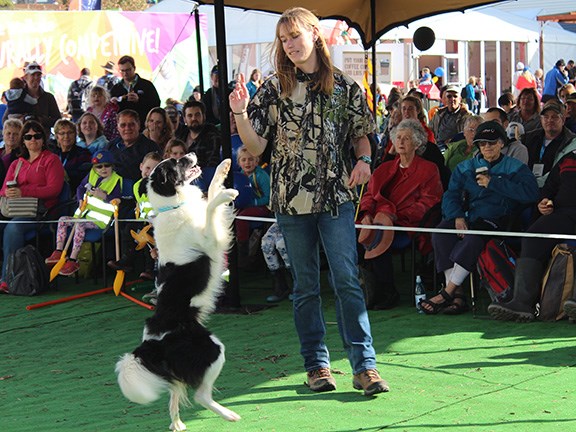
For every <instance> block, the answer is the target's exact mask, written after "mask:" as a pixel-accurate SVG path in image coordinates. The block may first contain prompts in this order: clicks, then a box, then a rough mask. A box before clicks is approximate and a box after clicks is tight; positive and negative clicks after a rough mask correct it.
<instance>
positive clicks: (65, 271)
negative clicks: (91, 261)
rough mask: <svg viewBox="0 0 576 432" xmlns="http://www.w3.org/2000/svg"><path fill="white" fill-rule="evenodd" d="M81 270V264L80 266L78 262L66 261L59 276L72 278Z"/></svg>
mask: <svg viewBox="0 0 576 432" xmlns="http://www.w3.org/2000/svg"><path fill="white" fill-rule="evenodd" d="M79 268H80V264H78V263H77V262H76V261H66V262H65V263H64V265H63V266H62V268H61V269H60V273H58V274H59V275H61V276H72V275H73V274H74V273H76V272H77V271H78V269H79Z"/></svg>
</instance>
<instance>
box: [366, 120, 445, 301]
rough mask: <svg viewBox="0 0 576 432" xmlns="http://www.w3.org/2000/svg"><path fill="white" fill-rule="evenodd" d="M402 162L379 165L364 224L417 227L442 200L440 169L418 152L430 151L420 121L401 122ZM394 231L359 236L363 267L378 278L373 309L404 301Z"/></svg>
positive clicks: (397, 133) (397, 135) (398, 145)
mask: <svg viewBox="0 0 576 432" xmlns="http://www.w3.org/2000/svg"><path fill="white" fill-rule="evenodd" d="M392 140H393V142H394V147H395V151H396V154H398V157H397V158H396V159H394V160H390V161H387V162H384V163H383V164H382V165H380V166H379V167H378V168H377V169H376V171H374V175H373V176H372V178H371V179H370V182H369V183H368V189H367V190H366V192H365V193H364V195H363V197H362V200H361V203H360V211H361V215H362V223H363V224H376V225H378V224H380V225H388V226H391V225H393V224H396V225H399V226H405V227H414V226H418V224H419V222H420V221H421V219H422V217H423V216H424V214H425V213H426V212H427V211H428V210H429V209H430V208H431V207H433V206H434V205H435V204H437V203H439V202H440V200H441V198H442V192H443V189H442V183H441V181H440V174H439V173H438V168H437V167H436V165H435V164H434V163H432V162H429V161H427V160H424V159H422V158H421V157H420V156H418V152H421V151H423V150H424V146H425V145H426V141H427V140H426V131H425V130H424V128H423V127H422V125H421V124H420V122H419V121H418V120H416V119H407V120H403V121H401V122H400V123H399V124H398V126H397V127H396V128H395V129H394V130H393V132H392ZM393 236H394V231H382V230H369V229H364V230H362V231H361V232H360V237H359V240H358V241H359V242H360V243H362V244H363V245H364V246H365V248H366V253H365V256H364V258H365V263H364V267H365V269H366V272H369V273H370V274H371V275H372V276H373V285H374V293H373V294H374V295H373V296H369V297H370V300H369V302H368V304H367V307H368V308H370V309H389V308H391V307H394V306H395V305H396V304H397V303H398V300H399V295H398V292H397V291H396V287H395V286H394V277H393V271H392V257H391V254H390V252H389V251H387V249H388V247H390V244H391V243H392V239H393Z"/></svg>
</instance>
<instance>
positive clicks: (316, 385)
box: [304, 368, 336, 392]
mask: <svg viewBox="0 0 576 432" xmlns="http://www.w3.org/2000/svg"><path fill="white" fill-rule="evenodd" d="M304 384H306V385H307V386H308V387H310V390H312V391H315V392H327V391H332V390H336V380H335V379H334V377H333V376H332V374H331V373H330V369H329V368H320V369H316V370H313V371H309V372H308V382H306V383H304Z"/></svg>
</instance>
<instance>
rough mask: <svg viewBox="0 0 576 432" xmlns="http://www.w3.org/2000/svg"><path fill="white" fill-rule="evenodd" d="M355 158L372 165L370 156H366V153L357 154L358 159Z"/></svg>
mask: <svg viewBox="0 0 576 432" xmlns="http://www.w3.org/2000/svg"><path fill="white" fill-rule="evenodd" d="M356 160H358V161H362V162H364V163H367V164H368V165H372V158H371V157H370V156H367V155H362V156H359V157H358V159H356Z"/></svg>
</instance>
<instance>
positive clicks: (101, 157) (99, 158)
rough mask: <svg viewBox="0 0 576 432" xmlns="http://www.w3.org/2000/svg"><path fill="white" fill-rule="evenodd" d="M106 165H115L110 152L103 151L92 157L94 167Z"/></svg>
mask: <svg viewBox="0 0 576 432" xmlns="http://www.w3.org/2000/svg"><path fill="white" fill-rule="evenodd" d="M105 163H108V164H114V156H112V153H110V152H109V151H107V150H101V151H99V152H96V154H94V156H92V165H96V164H105Z"/></svg>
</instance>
